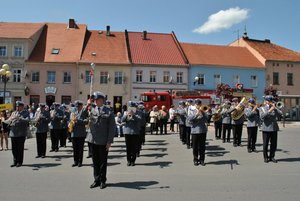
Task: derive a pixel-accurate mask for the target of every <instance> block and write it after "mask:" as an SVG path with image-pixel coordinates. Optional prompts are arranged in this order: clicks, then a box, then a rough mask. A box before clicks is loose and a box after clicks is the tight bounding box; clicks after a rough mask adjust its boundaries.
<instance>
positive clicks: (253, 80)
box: [250, 75, 258, 87]
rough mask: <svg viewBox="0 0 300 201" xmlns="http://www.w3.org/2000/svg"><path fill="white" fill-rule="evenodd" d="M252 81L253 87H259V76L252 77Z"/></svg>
mask: <svg viewBox="0 0 300 201" xmlns="http://www.w3.org/2000/svg"><path fill="white" fill-rule="evenodd" d="M250 80H251V87H257V84H258V82H257V76H256V75H251V77H250Z"/></svg>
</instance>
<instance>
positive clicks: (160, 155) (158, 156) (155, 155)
mask: <svg viewBox="0 0 300 201" xmlns="http://www.w3.org/2000/svg"><path fill="white" fill-rule="evenodd" d="M166 155H168V154H141V155H140V156H141V157H155V158H162V157H164V156H166Z"/></svg>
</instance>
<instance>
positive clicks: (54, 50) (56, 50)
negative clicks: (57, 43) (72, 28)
mask: <svg viewBox="0 0 300 201" xmlns="http://www.w3.org/2000/svg"><path fill="white" fill-rule="evenodd" d="M59 50H60V49H58V48H53V49H52V51H51V54H59Z"/></svg>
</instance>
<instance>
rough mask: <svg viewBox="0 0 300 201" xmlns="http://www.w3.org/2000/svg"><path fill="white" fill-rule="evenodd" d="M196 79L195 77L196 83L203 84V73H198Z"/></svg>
mask: <svg viewBox="0 0 300 201" xmlns="http://www.w3.org/2000/svg"><path fill="white" fill-rule="evenodd" d="M196 79H197V84H200V85H204V83H205V75H204V74H198V76H197V78H196Z"/></svg>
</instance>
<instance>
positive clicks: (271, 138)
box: [262, 131, 277, 159]
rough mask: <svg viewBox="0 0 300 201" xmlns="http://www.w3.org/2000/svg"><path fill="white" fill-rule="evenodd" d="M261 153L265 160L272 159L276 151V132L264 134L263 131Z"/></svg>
mask: <svg viewBox="0 0 300 201" xmlns="http://www.w3.org/2000/svg"><path fill="white" fill-rule="evenodd" d="M262 134H263V153H264V158H265V159H268V158H269V159H272V158H274V157H275V151H276V149H277V131H273V132H266V131H263V133H262ZM269 142H270V155H269V157H268V146H269Z"/></svg>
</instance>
